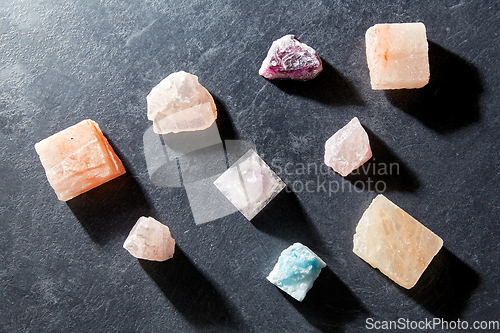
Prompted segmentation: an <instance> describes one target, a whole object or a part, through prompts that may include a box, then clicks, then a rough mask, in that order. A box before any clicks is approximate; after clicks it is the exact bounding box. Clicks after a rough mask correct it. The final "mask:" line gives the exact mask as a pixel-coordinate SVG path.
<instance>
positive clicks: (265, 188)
mask: <svg viewBox="0 0 500 333" xmlns="http://www.w3.org/2000/svg"><path fill="white" fill-rule="evenodd" d="M214 185H215V186H216V187H217V188H218V189H219V190H220V191H221V192H222V194H224V196H226V198H227V199H228V200H229V201H230V202H231V203H232V204H233V205H234V206H235V207H236V208H237V209H238V210H239V211H240V212H241V213H242V214H243V215H244V216H245V217H246V218H247V219H248V220H251V219H252V218H254V217H255V215H257V213H259V212H260V211H261V210H262V209H263V208H264V207H265V206H266V205H267V204H268V203H269V202H270V201H271V200H272V199H273V198H274V197H275V196H276V195H277V194H278V193H279V192H280V191H281V190H282V189H283V188H284V187H285V183H283V181H282V180H281V179H280V178H279V177H278V176H277V175H276V174H275V173H274V172H273V171H272V170H271V169H270V168H269V166H268V165H267V164H266V163H265V162H264V161H263V160H262V159H261V158H260V157H259V155H257V153H256V152H255V151H254V150H253V149H251V150H249V151H248V152H247V153H246V154H245V155H243V156H242V157H241V158H240V159H239V160H238V161H236V163H234V164H233V165H232V166H231V167H230V168H229V169H227V171H226V172H224V173H223V174H222V175H221V176H220V177H219V178H218V179H216V180H215V182H214Z"/></svg>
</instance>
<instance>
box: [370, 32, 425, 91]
mask: <svg viewBox="0 0 500 333" xmlns="http://www.w3.org/2000/svg"><path fill="white" fill-rule="evenodd" d="M365 39H366V58H367V61H368V68H369V70H370V81H371V86H372V89H375V90H382V89H411V88H421V87H423V86H425V85H426V84H427V83H428V82H429V76H430V71H429V56H428V53H429V52H428V49H429V47H428V44H427V35H426V32H425V25H424V24H423V23H394V24H376V25H374V26H373V27H371V28H369V29H368V30H367V31H366V35H365Z"/></svg>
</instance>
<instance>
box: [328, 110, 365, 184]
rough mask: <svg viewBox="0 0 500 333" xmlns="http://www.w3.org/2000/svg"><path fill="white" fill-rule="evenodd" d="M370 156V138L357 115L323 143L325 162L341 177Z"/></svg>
mask: <svg viewBox="0 0 500 333" xmlns="http://www.w3.org/2000/svg"><path fill="white" fill-rule="evenodd" d="M371 157H372V150H371V148H370V140H369V139H368V134H367V133H366V131H365V129H364V128H363V126H361V123H360V122H359V120H358V118H357V117H354V118H352V120H351V121H350V122H349V123H348V124H347V125H345V126H344V127H342V128H341V129H340V130H338V131H337V132H336V133H335V134H334V135H332V136H331V137H330V138H329V139H328V140H327V141H326V143H325V164H326V165H328V166H329V167H331V168H332V169H333V170H335V171H336V172H338V173H339V174H341V175H342V176H343V177H345V176H347V175H348V174H350V173H351V172H352V171H353V170H355V169H357V168H359V167H360V166H361V165H362V164H363V163H365V162H366V161H368V160H369V159H370V158H371Z"/></svg>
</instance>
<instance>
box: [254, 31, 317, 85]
mask: <svg viewBox="0 0 500 333" xmlns="http://www.w3.org/2000/svg"><path fill="white" fill-rule="evenodd" d="M322 70H323V64H322V63H321V58H320V57H319V56H318V53H316V51H315V50H314V49H313V48H312V47H310V46H308V45H306V44H304V43H301V42H300V41H299V40H298V39H297V37H295V36H294V35H286V36H283V37H281V38H280V39H278V40H275V41H274V42H273V44H272V45H271V48H270V49H269V52H267V57H266V59H264V61H263V62H262V66H261V67H260V70H259V74H260V75H262V76H263V77H265V78H266V79H270V80H299V81H309V80H312V79H314V78H315V77H316V76H317V75H318V74H319V73H320V72H321V71H322Z"/></svg>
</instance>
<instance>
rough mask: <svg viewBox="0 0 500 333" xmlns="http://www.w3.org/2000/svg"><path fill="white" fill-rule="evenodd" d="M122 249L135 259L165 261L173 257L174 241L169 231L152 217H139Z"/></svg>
mask: <svg viewBox="0 0 500 333" xmlns="http://www.w3.org/2000/svg"><path fill="white" fill-rule="evenodd" d="M123 247H124V248H125V249H126V250H127V251H128V252H130V254H131V255H133V256H134V257H136V258H139V259H146V260H155V261H165V260H167V259H170V258H172V257H173V256H174V250H175V240H174V239H173V238H172V235H171V234H170V229H169V228H168V227H167V226H166V225H164V224H162V223H160V222H158V221H157V220H155V219H154V218H152V217H144V216H142V217H140V218H139V220H137V222H136V224H135V225H134V227H133V228H132V230H131V231H130V234H129V235H128V237H127V239H126V240H125V243H123Z"/></svg>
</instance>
